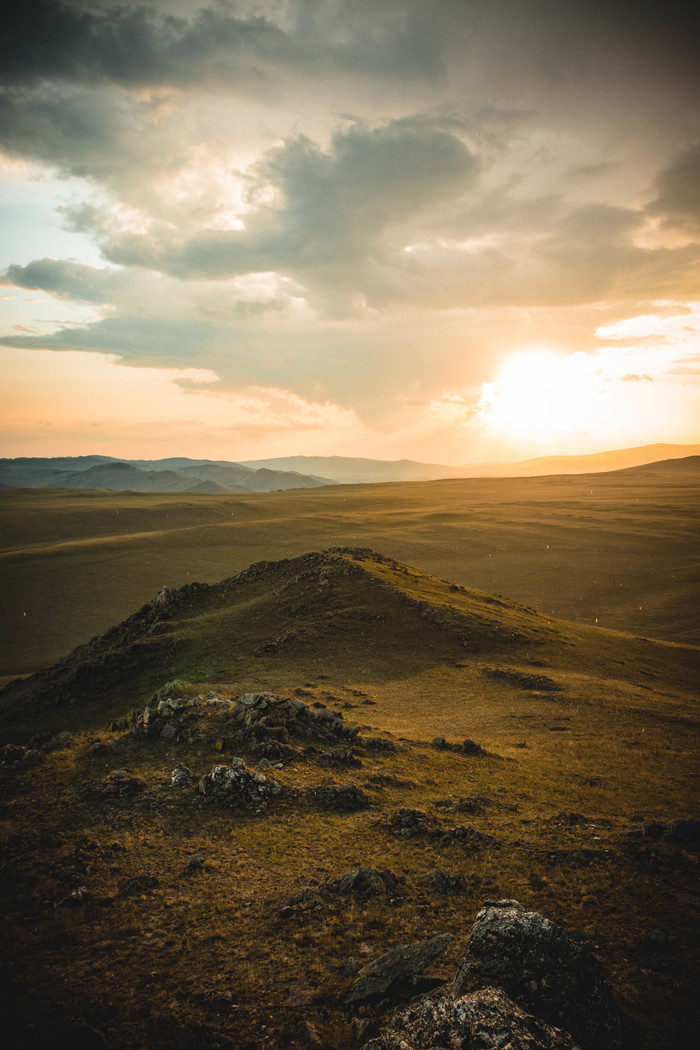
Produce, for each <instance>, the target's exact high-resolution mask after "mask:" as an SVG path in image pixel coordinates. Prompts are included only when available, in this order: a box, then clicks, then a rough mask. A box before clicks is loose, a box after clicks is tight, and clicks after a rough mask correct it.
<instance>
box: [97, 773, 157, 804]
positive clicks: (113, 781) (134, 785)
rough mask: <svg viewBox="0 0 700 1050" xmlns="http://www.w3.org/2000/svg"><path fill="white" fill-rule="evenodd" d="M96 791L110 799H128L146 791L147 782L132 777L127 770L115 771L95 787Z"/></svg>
mask: <svg viewBox="0 0 700 1050" xmlns="http://www.w3.org/2000/svg"><path fill="white" fill-rule="evenodd" d="M95 790H96V791H97V792H98V793H99V794H100V795H105V796H107V797H108V798H126V797H127V796H129V795H138V794H140V793H141V792H142V791H145V790H146V781H145V780H142V779H141V777H134V776H132V775H131V774H130V773H128V772H127V770H126V769H113V770H112V771H111V773H108V774H107V776H106V777H105V779H104V780H102V781H100V782H99V783H98V784H96V785H95Z"/></svg>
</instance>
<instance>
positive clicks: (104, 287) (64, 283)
mask: <svg viewBox="0 0 700 1050" xmlns="http://www.w3.org/2000/svg"><path fill="white" fill-rule="evenodd" d="M115 283H116V285H118V284H120V283H121V277H120V275H119V274H115V273H114V272H113V271H110V270H106V269H98V268H97V267H93V266H84V265H82V264H81V263H76V262H70V261H68V260H65V259H35V260H34V261H33V262H30V263H28V264H27V266H17V265H12V266H8V268H7V270H6V271H5V273H4V274H0V284H9V285H13V286H14V287H15V288H28V289H31V290H41V291H44V292H49V293H50V294H51V295H55V296H57V298H59V299H73V300H77V301H80V302H86V303H106V302H109V301H110V300H111V298H112V295H113V290H114V286H115Z"/></svg>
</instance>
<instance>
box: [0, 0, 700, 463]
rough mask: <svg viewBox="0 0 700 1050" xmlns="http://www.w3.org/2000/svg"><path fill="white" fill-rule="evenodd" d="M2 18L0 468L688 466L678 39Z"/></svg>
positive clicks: (443, 3)
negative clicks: (628, 454)
mask: <svg viewBox="0 0 700 1050" xmlns="http://www.w3.org/2000/svg"><path fill="white" fill-rule="evenodd" d="M16 6H17V10H16V11H14V12H13V13H12V14H11V15H10V16H9V18H8V21H7V25H6V29H7V33H6V40H7V44H6V50H5V52H4V54H2V55H0V87H1V90H2V100H1V101H0V152H1V156H0V187H1V188H2V203H1V204H0V222H1V224H2V238H0V256H1V257H0V285H1V287H0V310H1V326H0V369H2V384H1V385H0V417H1V419H2V423H1V424H0V455H3V456H17V455H42V456H47V455H79V454H89V453H99V454H104V455H113V456H124V457H131V458H157V457H160V456H168V455H186V456H193V457H209V458H213V459H230V460H251V459H255V458H262V457H272V456H284V455H299V454H306V455H352V456H375V457H378V458H401V457H410V458H413V459H421V460H429V461H440V462H443V463H448V464H455V465H457V464H469V463H479V462H487V461H497V460H501V461H503V460H513V459H519V458H521V459H524V458H527V457H529V456H537V455H547V454H560V453H585V452H596V451H603V450H605V449H611V448H622V447H628V446H634V445H643V444H650V443H656V442H671V443H685V442H688V443H690V442H699V441H700V334H699V333H700V104H699V103H700V90H699V88H700V73H699V72H698V69H699V67H698V63H697V61H696V55H695V53H694V46H695V45H694V35H693V33H692V26H691V24H690V22H688V23H687V24H684V22H683V16H682V15H681V14H680V12H674V18H673V21H672V22H671V21H669V20H667V18H666V15H665V13H664V11H663V10H661V9H660V5H643V4H642V5H640V4H636V5H632V4H627V3H618V4H615V5H610V4H603V3H599V2H597V0H588V2H585V3H584V2H583V0H581V2H579V0H576V2H566V0H558V2H555V0H539V2H536V0H503V2H501V3H490V2H487V0H478V2H471V0H431V2H430V3H428V2H418V0H414V2H410V0H382V2H381V3H377V2H376V0H373V2H369V0H328V2H324V0H259V2H254V0H252V2H240V3H233V2H231V3H218V2H217V3H197V2H192V3H188V2H185V0H180V2H178V0H162V2H161V0H153V2H142V3H140V2H133V3H130V2H117V3H113V2H105V3H99V2H95V0H92V2H90V3H88V2H87V0H66V2H57V0H26V2H24V3H23V4H22V5H21V7H20V5H16ZM611 7H612V8H614V10H612V11H611V10H610V8H611Z"/></svg>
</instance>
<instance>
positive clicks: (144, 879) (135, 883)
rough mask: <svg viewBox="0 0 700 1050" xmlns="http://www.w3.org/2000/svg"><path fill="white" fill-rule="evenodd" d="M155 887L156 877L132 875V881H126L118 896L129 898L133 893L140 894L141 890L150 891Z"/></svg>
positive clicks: (156, 883)
mask: <svg viewBox="0 0 700 1050" xmlns="http://www.w3.org/2000/svg"><path fill="white" fill-rule="evenodd" d="M157 885H158V876H157V875H134V877H133V879H128V880H127V882H125V883H124V885H123V886H122V887H121V889H120V890H119V896H120V897H131V896H133V895H134V894H135V893H141V892H142V891H143V890H152V889H153V887H154V886H157Z"/></svg>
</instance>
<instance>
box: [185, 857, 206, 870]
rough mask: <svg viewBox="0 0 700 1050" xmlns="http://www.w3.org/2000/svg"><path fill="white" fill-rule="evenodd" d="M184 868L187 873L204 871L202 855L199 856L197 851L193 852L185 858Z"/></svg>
mask: <svg viewBox="0 0 700 1050" xmlns="http://www.w3.org/2000/svg"><path fill="white" fill-rule="evenodd" d="M185 870H186V871H187V873H188V874H189V875H196V874H197V873H198V872H200V871H204V857H200V855H199V853H193V854H192V856H191V857H188V859H187V864H186V865H185Z"/></svg>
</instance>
